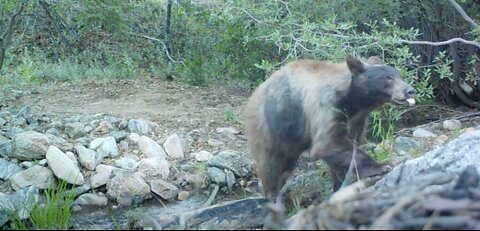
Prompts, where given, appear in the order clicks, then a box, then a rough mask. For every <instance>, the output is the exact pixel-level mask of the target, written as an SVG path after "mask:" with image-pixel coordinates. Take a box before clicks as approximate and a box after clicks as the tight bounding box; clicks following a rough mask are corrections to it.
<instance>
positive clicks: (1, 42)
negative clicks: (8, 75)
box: [0, 0, 28, 70]
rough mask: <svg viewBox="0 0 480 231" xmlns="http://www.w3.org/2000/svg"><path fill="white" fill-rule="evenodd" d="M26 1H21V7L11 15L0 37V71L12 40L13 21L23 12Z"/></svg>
mask: <svg viewBox="0 0 480 231" xmlns="http://www.w3.org/2000/svg"><path fill="white" fill-rule="evenodd" d="M27 3H28V0H25V1H23V3H22V5H21V6H20V9H18V11H17V12H15V13H13V15H12V16H11V17H10V20H9V21H8V23H7V28H6V30H5V32H3V34H2V35H1V37H0V70H1V69H2V67H3V61H4V60H5V52H6V51H7V48H8V46H9V45H10V42H11V40H12V34H13V27H14V26H15V21H16V19H17V16H18V15H20V13H21V12H22V11H23V8H25V6H26V5H27Z"/></svg>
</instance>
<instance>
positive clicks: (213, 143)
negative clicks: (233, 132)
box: [207, 139, 223, 147]
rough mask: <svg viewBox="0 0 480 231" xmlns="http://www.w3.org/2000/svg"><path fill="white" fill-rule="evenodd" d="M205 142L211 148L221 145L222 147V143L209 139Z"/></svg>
mask: <svg viewBox="0 0 480 231" xmlns="http://www.w3.org/2000/svg"><path fill="white" fill-rule="evenodd" d="M207 142H208V145H210V146H212V147H218V146H222V145H223V142H222V141H219V140H215V139H209V140H208V141H207Z"/></svg>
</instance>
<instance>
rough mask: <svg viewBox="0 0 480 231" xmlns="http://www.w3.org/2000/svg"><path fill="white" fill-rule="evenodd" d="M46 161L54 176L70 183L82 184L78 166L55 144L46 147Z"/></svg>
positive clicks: (83, 181) (83, 180)
mask: <svg viewBox="0 0 480 231" xmlns="http://www.w3.org/2000/svg"><path fill="white" fill-rule="evenodd" d="M46 156H47V162H48V166H49V167H50V169H51V170H52V171H53V174H55V176H56V177H58V178H60V179H62V180H65V181H66V182H68V183H70V184H75V185H82V184H84V183H85V179H84V178H83V175H82V173H81V172H80V170H79V168H78V166H76V165H75V164H74V163H73V161H72V160H71V159H70V158H68V156H67V155H66V154H65V153H63V152H62V151H60V149H58V148H57V147H55V146H50V147H48V150H47V155H46Z"/></svg>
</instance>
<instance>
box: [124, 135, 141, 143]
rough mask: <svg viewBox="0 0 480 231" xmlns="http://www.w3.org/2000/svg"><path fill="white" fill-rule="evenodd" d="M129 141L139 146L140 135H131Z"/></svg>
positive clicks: (128, 137) (128, 136)
mask: <svg viewBox="0 0 480 231" xmlns="http://www.w3.org/2000/svg"><path fill="white" fill-rule="evenodd" d="M127 140H128V141H130V142H131V143H134V144H138V142H140V135H139V134H137V133H130V134H128V135H127Z"/></svg>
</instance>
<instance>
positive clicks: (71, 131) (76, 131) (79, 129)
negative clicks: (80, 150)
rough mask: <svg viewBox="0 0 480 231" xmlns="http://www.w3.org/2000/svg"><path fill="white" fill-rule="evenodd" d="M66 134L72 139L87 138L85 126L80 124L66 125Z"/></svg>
mask: <svg viewBox="0 0 480 231" xmlns="http://www.w3.org/2000/svg"><path fill="white" fill-rule="evenodd" d="M65 133H66V134H67V135H68V137H70V138H72V139H77V138H80V137H83V136H85V133H86V132H85V125H84V124H83V123H80V122H74V123H67V124H65Z"/></svg>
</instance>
